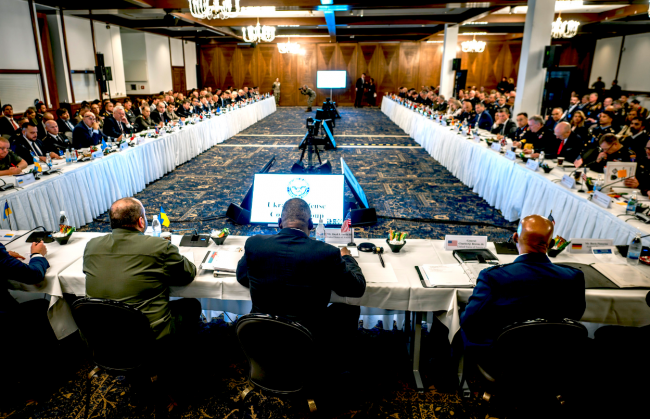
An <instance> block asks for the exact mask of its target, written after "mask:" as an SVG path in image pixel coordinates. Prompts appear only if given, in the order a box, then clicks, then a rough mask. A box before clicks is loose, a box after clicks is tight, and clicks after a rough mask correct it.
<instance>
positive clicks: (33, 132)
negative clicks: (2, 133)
mask: <svg viewBox="0 0 650 419" xmlns="http://www.w3.org/2000/svg"><path fill="white" fill-rule="evenodd" d="M12 148H13V151H14V153H16V154H17V155H18V156H19V157H20V158H21V159H23V160H25V161H26V162H27V164H33V163H34V158H33V157H32V153H34V155H35V156H36V157H37V158H38V159H39V160H40V161H42V162H45V161H47V155H48V151H47V150H46V148H45V146H44V145H43V143H42V142H41V140H39V139H38V129H37V128H36V124H34V123H33V122H25V123H24V124H23V130H22V134H21V135H20V137H18V138H17V139H16V140H15V141H14V143H13V145H12ZM49 154H50V157H51V158H53V159H55V158H58V157H59V155H58V154H57V153H53V152H50V153H49Z"/></svg>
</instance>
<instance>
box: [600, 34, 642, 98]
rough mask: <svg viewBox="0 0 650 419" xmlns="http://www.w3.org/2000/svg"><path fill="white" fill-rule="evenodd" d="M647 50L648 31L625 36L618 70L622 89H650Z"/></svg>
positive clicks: (640, 90)
mask: <svg viewBox="0 0 650 419" xmlns="http://www.w3.org/2000/svg"><path fill="white" fill-rule="evenodd" d="M648 51H650V33H642V34H639V35H628V36H626V37H625V41H624V44H623V54H622V56H621V65H620V67H619V70H618V84H619V85H620V86H621V87H622V88H623V90H633V91H639V92H649V91H650V77H648ZM609 83H611V80H610V81H609ZM609 83H608V87H609Z"/></svg>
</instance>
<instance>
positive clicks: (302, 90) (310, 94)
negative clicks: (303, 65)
mask: <svg viewBox="0 0 650 419" xmlns="http://www.w3.org/2000/svg"><path fill="white" fill-rule="evenodd" d="M300 93H302V94H303V95H307V110H306V111H305V112H311V105H313V104H314V101H315V100H316V92H314V91H313V90H311V89H310V88H309V87H307V85H306V84H305V85H304V86H302V88H300Z"/></svg>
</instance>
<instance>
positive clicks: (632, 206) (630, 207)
mask: <svg viewBox="0 0 650 419" xmlns="http://www.w3.org/2000/svg"><path fill="white" fill-rule="evenodd" d="M637 200H638V198H637V196H636V191H634V192H633V193H632V198H630V200H629V201H627V208H626V209H625V213H626V214H630V215H634V214H636V204H637V202H638V201H637Z"/></svg>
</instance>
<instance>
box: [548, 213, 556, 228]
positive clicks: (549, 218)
mask: <svg viewBox="0 0 650 419" xmlns="http://www.w3.org/2000/svg"><path fill="white" fill-rule="evenodd" d="M548 220H549V221H550V222H552V223H553V225H555V218H553V210H551V213H550V214H549V215H548Z"/></svg>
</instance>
